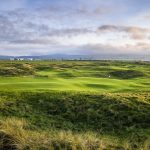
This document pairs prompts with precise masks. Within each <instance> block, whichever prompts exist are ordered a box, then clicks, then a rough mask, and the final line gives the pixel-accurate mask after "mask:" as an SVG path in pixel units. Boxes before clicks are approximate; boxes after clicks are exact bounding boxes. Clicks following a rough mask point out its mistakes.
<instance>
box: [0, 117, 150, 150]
mask: <svg viewBox="0 0 150 150" xmlns="http://www.w3.org/2000/svg"><path fill="white" fill-rule="evenodd" d="M0 135H1V136H0V137H1V138H0V149H2V150H29V149H30V150H107V149H110V150H133V149H134V150H139V149H143V150H148V149H149V148H150V141H149V139H148V138H145V137H144V136H139V137H136V138H135V137H134V136H131V138H122V139H118V138H117V137H112V136H104V135H101V136H100V135H98V134H96V133H92V132H86V133H73V132H72V131H57V130H53V131H52V130H51V131H47V132H41V131H33V130H30V129H29V124H28V123H27V122H26V121H25V120H22V119H21V120H18V119H17V118H8V119H6V120H5V121H3V122H1V123H0ZM132 138H135V139H134V140H133V139H132ZM136 140H137V141H136Z"/></svg>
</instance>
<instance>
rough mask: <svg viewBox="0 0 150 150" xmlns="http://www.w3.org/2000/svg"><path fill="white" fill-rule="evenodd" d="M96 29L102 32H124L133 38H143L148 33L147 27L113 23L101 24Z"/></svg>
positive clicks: (149, 32) (149, 31)
mask: <svg viewBox="0 0 150 150" xmlns="http://www.w3.org/2000/svg"><path fill="white" fill-rule="evenodd" d="M98 31H103V32H126V33H127V34H129V35H130V36H131V38H133V39H135V40H136V39H137V40H138V39H144V38H147V36H148V35H150V29H149V28H140V27H135V26H130V27H128V26H115V25H103V26H100V27H99V28H98Z"/></svg>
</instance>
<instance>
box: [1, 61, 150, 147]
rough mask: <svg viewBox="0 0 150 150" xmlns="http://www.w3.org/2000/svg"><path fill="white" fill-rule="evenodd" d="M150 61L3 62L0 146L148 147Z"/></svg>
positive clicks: (149, 136)
mask: <svg viewBox="0 0 150 150" xmlns="http://www.w3.org/2000/svg"><path fill="white" fill-rule="evenodd" d="M149 116H150V62H125V61H0V149H2V150H7V149H10V150H11V149H12V150H52V149H53V150H61V149H62V150H149V149H150V117H149Z"/></svg>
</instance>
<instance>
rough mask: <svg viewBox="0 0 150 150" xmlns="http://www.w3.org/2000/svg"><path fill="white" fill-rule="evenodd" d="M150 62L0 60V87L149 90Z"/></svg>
mask: <svg viewBox="0 0 150 150" xmlns="http://www.w3.org/2000/svg"><path fill="white" fill-rule="evenodd" d="M149 65H150V63H149V62H118V61H62V62H61V61H54V62H50V61H38V62H17V61H12V62H11V61H1V64H0V66H1V69H0V70H1V71H0V90H8V89H9V90H15V91H16V90H56V91H58V90H59V91H66V90H68V91H91V92H139V91H149V89H150V88H149V84H150V80H149V79H150V71H149Z"/></svg>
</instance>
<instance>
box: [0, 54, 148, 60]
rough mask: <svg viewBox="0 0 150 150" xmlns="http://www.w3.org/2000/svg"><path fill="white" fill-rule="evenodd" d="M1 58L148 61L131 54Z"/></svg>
mask: <svg viewBox="0 0 150 150" xmlns="http://www.w3.org/2000/svg"><path fill="white" fill-rule="evenodd" d="M0 59H1V60H10V59H12V60H13V59H21V60H143V61H150V55H133V54H101V55H66V54H53V55H40V56H2V55H0Z"/></svg>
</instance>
